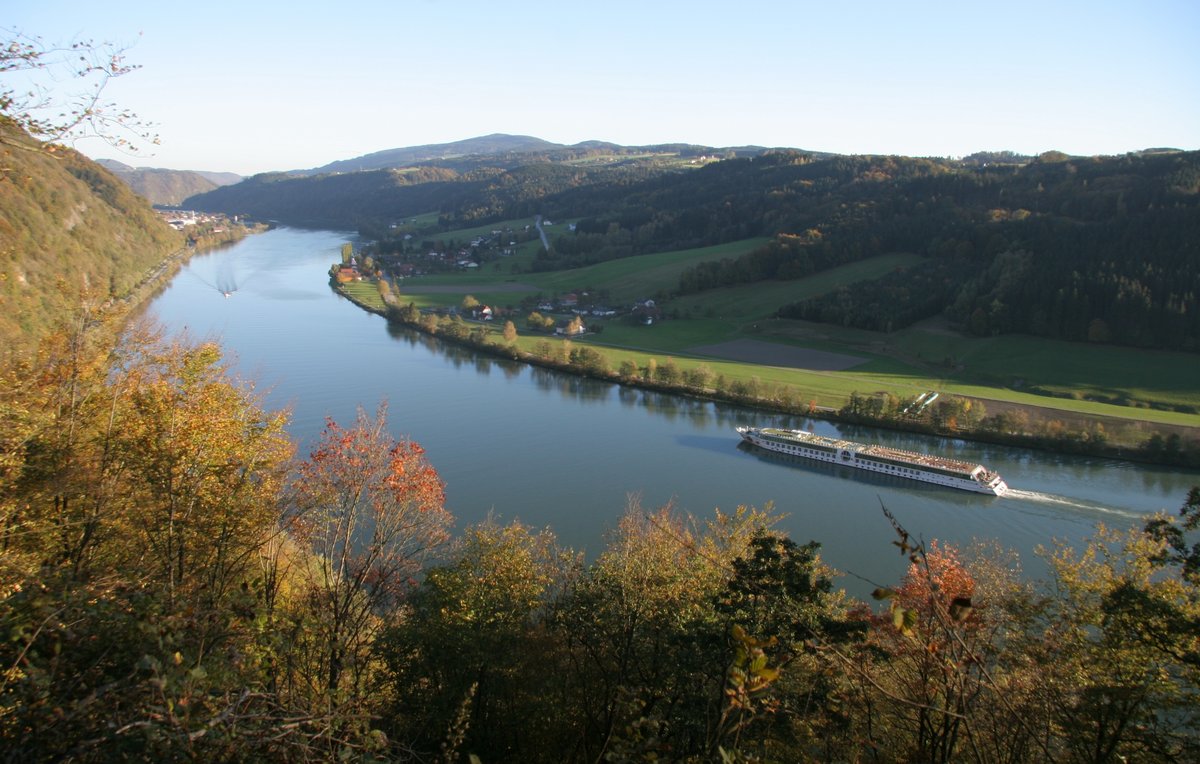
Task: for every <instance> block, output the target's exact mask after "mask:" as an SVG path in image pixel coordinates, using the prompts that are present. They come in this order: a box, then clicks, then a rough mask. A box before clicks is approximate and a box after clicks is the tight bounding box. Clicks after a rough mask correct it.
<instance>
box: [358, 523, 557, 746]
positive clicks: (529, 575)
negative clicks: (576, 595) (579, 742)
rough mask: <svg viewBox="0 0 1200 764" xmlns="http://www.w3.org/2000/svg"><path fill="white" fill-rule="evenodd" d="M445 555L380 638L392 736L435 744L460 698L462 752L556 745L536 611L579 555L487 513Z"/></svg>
mask: <svg viewBox="0 0 1200 764" xmlns="http://www.w3.org/2000/svg"><path fill="white" fill-rule="evenodd" d="M447 557H448V558H447V560H446V561H445V562H443V563H441V564H439V565H437V566H436V567H433V568H431V569H430V570H429V571H428V572H427V573H426V575H425V578H424V579H423V581H422V582H421V585H420V587H419V588H418V589H417V591H416V592H415V593H414V595H413V597H412V598H411V599H410V601H409V603H408V605H407V606H406V608H405V614H404V617H403V618H402V619H401V620H400V621H399V623H397V624H396V626H395V627H394V628H392V629H391V630H390V631H389V632H388V633H387V634H386V635H385V636H384V637H383V638H382V639H381V641H380V643H381V649H382V652H383V655H384V658H385V660H386V662H387V664H388V669H389V671H388V674H387V681H386V686H387V687H388V688H390V690H391V695H392V696H393V697H395V698H396V708H395V710H394V711H393V712H392V713H391V714H389V715H390V716H392V718H394V719H395V720H396V723H397V724H398V728H397V729H394V730H392V731H391V735H392V736H393V737H394V738H397V739H401V740H405V741H412V742H411V745H412V746H413V747H414V749H415V750H431V749H434V748H436V746H437V745H439V744H440V743H441V742H442V740H441V738H440V736H441V735H444V734H445V732H446V730H447V729H449V728H450V727H451V726H452V724H453V722H454V719H455V717H456V715H457V714H458V713H459V712H460V709H462V708H463V707H464V704H465V705H466V708H467V713H466V717H465V718H466V719H467V720H468V722H469V723H468V726H467V730H466V734H465V738H464V740H463V743H462V749H463V750H464V751H472V752H476V753H482V752H486V753H487V755H488V758H489V759H491V760H521V761H534V760H538V759H540V758H542V757H543V756H544V755H545V754H546V753H548V752H550V751H554V750H559V751H561V750H565V749H566V748H567V747H568V746H569V745H570V742H569V739H568V738H567V737H566V736H565V735H564V734H563V733H564V727H563V725H560V724H558V721H559V720H560V718H561V717H562V709H561V707H559V706H558V705H557V703H556V695H555V688H556V687H557V686H558V685H559V682H560V679H561V676H562V672H563V671H565V670H566V665H565V663H564V662H563V661H562V657H563V656H562V654H561V652H560V651H559V650H558V649H557V647H556V645H555V642H554V639H553V635H552V634H550V633H549V632H547V630H546V628H545V624H544V617H545V615H546V613H547V612H548V610H549V609H550V607H551V606H552V603H553V602H554V601H555V600H556V599H557V598H558V597H559V596H560V595H561V593H562V591H563V587H564V586H566V585H567V584H568V582H569V581H570V580H571V579H572V578H573V577H574V576H575V575H576V574H577V569H578V567H579V565H580V559H579V557H578V556H577V555H574V554H572V553H570V552H568V551H566V550H562V549H560V548H559V547H558V546H557V543H556V541H555V538H554V535H553V534H552V533H551V532H550V531H548V530H545V531H534V530H533V529H531V528H529V527H527V526H524V525H521V524H519V523H511V524H509V525H505V526H501V525H499V524H498V523H496V522H495V521H494V520H492V519H489V520H488V521H486V522H484V523H481V524H479V525H475V526H472V527H469V528H467V529H466V531H464V533H463V535H462V537H461V538H460V539H458V540H457V542H456V543H455V545H454V548H453V549H452V550H451V551H450V553H449V554H448V556H447ZM518 719H519V720H520V723H519V724H517V723H514V720H518Z"/></svg>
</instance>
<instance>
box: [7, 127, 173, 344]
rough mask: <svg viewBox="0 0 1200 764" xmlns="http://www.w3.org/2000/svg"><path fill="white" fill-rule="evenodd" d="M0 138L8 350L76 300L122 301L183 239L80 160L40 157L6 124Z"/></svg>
mask: <svg viewBox="0 0 1200 764" xmlns="http://www.w3.org/2000/svg"><path fill="white" fill-rule="evenodd" d="M0 130H3V131H4V141H3V142H2V143H0V149H2V150H3V154H2V156H0V274H3V275H2V277H0V295H3V303H4V310H3V311H0V342H3V343H4V345H5V346H6V347H13V346H24V345H27V344H28V342H29V341H30V340H33V339H36V338H38V337H40V336H43V335H44V334H45V333H46V332H47V331H48V329H49V328H50V327H51V326H52V325H54V324H55V322H57V321H59V320H60V319H61V318H62V317H63V316H65V315H69V314H71V313H72V312H73V311H75V310H76V309H77V308H78V306H79V304H80V301H81V298H83V297H84V296H87V297H89V298H90V299H92V300H95V301H100V302H103V301H105V300H108V299H110V298H123V297H126V296H128V294H129V292H130V290H131V289H133V288H134V286H135V285H137V284H139V283H140V282H141V281H142V280H143V279H145V278H146V276H147V274H148V273H149V272H150V271H151V270H152V269H153V268H154V267H155V266H157V265H159V264H160V263H162V261H163V260H164V259H165V258H166V257H167V256H168V255H169V254H170V253H171V252H173V251H174V250H176V249H178V248H179V247H180V246H182V244H183V238H182V237H181V236H180V234H179V233H177V232H176V231H174V230H172V229H171V228H170V227H169V226H167V225H166V224H165V223H164V222H162V221H161V220H159V218H158V216H157V215H156V214H155V213H154V211H153V210H151V209H150V206H149V204H147V203H146V201H145V200H144V199H141V198H140V197H138V196H137V195H136V194H135V193H134V192H133V191H132V190H130V188H129V187H128V186H127V185H126V184H124V183H122V182H121V181H120V180H118V179H117V178H116V177H115V176H114V175H113V174H112V173H110V172H109V171H107V170H105V169H104V168H102V167H100V166H99V165H98V164H96V163H95V162H92V161H91V160H90V159H87V158H86V157H83V156H82V155H80V154H78V153H76V152H74V151H71V150H70V149H65V148H61V147H59V148H56V149H55V150H54V151H52V152H51V151H46V150H45V149H44V147H43V146H42V145H41V144H39V143H37V142H35V141H32V140H31V139H29V138H28V137H27V136H25V135H24V134H23V133H20V132H19V131H17V130H16V128H14V127H13V126H11V125H10V124H5V123H0Z"/></svg>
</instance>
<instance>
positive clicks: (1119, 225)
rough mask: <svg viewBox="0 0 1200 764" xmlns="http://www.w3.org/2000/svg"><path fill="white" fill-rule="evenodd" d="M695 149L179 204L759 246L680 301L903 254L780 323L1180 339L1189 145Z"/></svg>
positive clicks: (1192, 160)
mask: <svg viewBox="0 0 1200 764" xmlns="http://www.w3.org/2000/svg"><path fill="white" fill-rule="evenodd" d="M704 151H705V149H703V148H702V147H680V146H661V147H641V148H640V149H636V150H635V149H632V148H628V147H616V148H613V147H609V146H605V145H600V144H597V145H592V146H582V145H581V146H577V147H567V148H563V149H556V150H548V151H541V152H537V151H535V152H528V153H502V154H493V155H479V156H471V157H462V158H457V159H448V160H437V161H430V162H427V163H424V164H420V165H417V166H413V167H407V168H394V169H388V170H377V171H371V172H359V173H347V174H341V175H322V176H317V177H311V178H308V177H306V178H297V177H293V176H287V175H266V176H258V177H256V178H253V179H251V180H250V181H247V182H245V183H241V184H239V185H237V186H232V187H228V188H223V189H218V190H216V191H213V192H210V193H208V194H203V195H201V196H198V197H193V198H192V199H190V200H189V201H188V204H190V205H195V206H196V207H197V208H199V209H210V210H220V211H224V212H229V213H244V214H250V215H252V216H255V217H258V218H267V219H278V220H281V221H284V222H291V223H296V224H303V225H314V226H327V227H334V228H337V227H342V228H356V229H358V230H360V231H364V232H376V231H386V230H387V224H389V223H390V222H395V221H398V220H401V219H403V218H404V217H408V216H412V215H416V214H418V213H422V212H429V211H435V210H436V211H438V212H439V214H440V219H441V221H442V224H443V226H444V227H453V226H457V227H464V226H470V225H476V224H479V223H486V222H489V221H498V220H502V219H505V218H510V219H511V218H519V217H529V216H532V215H535V214H543V215H547V216H550V217H552V218H553V219H556V220H576V221H578V222H577V224H576V225H575V227H574V230H573V231H572V232H570V233H565V234H561V235H559V236H558V237H557V238H556V239H555V240H554V241H553V246H552V248H551V250H550V251H549V252H545V253H543V254H542V255H541V256H540V257H539V258H538V259H537V260H536V261H535V262H534V264H533V265H532V267H533V269H534V270H559V269H567V268H576V267H580V266H585V265H591V264H594V263H598V262H603V261H606V260H612V259H616V258H622V257H628V256H631V255H638V254H646V253H650V252H661V251H667V250H680V249H687V248H694V247H703V246H709V245H713V244H720V243H723V242H729V241H737V240H742V239H746V238H750V237H753V236H771V237H774V241H772V242H771V243H769V244H768V245H766V246H764V247H762V248H760V249H758V250H756V251H754V252H751V253H749V254H746V255H744V256H742V257H739V258H737V259H735V260H727V261H717V262H706V263H703V264H698V265H696V266H695V267H694V268H692V269H690V270H688V271H686V272H685V273H684V274H683V275H682V276H681V278H680V281H679V285H678V290H677V291H678V292H679V293H681V294H695V293H699V292H703V291H705V290H708V289H712V288H716V287H723V286H729V285H732V284H744V283H751V282H756V281H775V280H789V279H798V278H803V277H805V276H809V275H811V274H813V273H815V272H818V271H821V270H825V269H828V268H831V267H834V266H838V265H844V264H847V263H852V262H856V261H859V260H863V259H866V258H869V257H874V256H876V255H880V254H887V253H892V252H906V253H915V254H920V255H924V256H926V258H927V259H926V261H925V262H924V263H923V264H922V265H920V266H917V267H912V268H908V269H906V270H903V271H901V272H898V273H895V274H891V275H889V276H888V277H887V278H886V279H884V280H882V281H879V282H873V283H872V282H866V283H863V284H859V285H857V286H855V287H854V288H853V289H843V290H840V291H838V292H837V293H835V294H831V295H826V296H824V297H822V298H820V299H816V300H810V301H806V302H802V303H798V304H795V305H791V306H787V307H785V308H783V309H782V310H781V311H780V316H782V317H786V318H802V319H808V320H813V321H822V322H831V323H836V324H839V325H843V326H854V327H860V328H866V329H874V330H879V331H891V330H895V329H899V328H901V327H904V326H906V325H909V324H911V323H912V322H914V321H917V320H920V319H922V318H927V317H930V316H935V315H944V316H945V317H947V318H948V319H949V320H950V321H951V322H952V323H953V324H954V325H956V326H958V327H960V328H962V329H963V330H965V331H969V332H972V333H974V334H977V335H990V334H1001V333H1008V332H1022V333H1028V334H1034V335H1039V336H1046V337H1053V338H1060V339H1067V340H1081V341H1091V342H1102V343H1117V344H1123V345H1132V346H1136V347H1149V348H1172V349H1179V348H1184V349H1189V350H1196V349H1200V311H1196V310H1192V309H1189V306H1191V305H1194V304H1195V302H1196V298H1197V295H1200V153H1198V152H1177V151H1166V150H1164V151H1157V152H1145V153H1140V154H1129V155H1125V156H1119V157H1086V158H1078V157H1075V158H1073V157H1067V156H1066V155H1063V154H1059V153H1055V152H1050V153H1047V154H1044V155H1042V156H1040V157H1037V158H1034V159H1032V160H1029V159H1027V158H1024V157H1018V156H1016V155H1013V154H1010V153H1008V152H991V153H987V154H979V155H973V156H972V157H968V158H967V159H965V160H963V161H953V160H948V159H918V158H908V157H879V156H835V157H825V158H820V157H814V156H813V155H811V154H807V153H803V152H799V151H795V150H773V151H766V152H761V153H758V154H757V155H754V156H748V157H737V156H734V154H736V153H737V152H732V151H731V152H728V153H727V154H726V155H724V156H726V157H729V158H722V159H720V161H716V157H715V156H712V155H707V154H704V153H703V152H704ZM708 151H712V152H716V151H718V150H715V149H710V150H708ZM639 152H640V153H639ZM656 152H657V153H656Z"/></svg>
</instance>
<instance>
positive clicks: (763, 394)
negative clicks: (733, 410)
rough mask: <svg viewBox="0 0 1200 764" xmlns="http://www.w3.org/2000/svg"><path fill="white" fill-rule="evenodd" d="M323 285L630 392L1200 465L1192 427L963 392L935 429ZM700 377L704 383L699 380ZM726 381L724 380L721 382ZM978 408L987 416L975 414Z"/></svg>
mask: <svg viewBox="0 0 1200 764" xmlns="http://www.w3.org/2000/svg"><path fill="white" fill-rule="evenodd" d="M330 285H331V287H332V288H333V289H334V290H335V291H336V292H337V293H339V294H341V295H342V296H344V297H346V299H348V300H350V301H351V302H353V303H354V304H355V305H357V306H359V307H360V308H362V309H363V310H367V311H369V312H372V313H376V314H378V315H381V316H384V317H385V318H387V319H388V320H389V321H395V322H396V323H399V324H402V325H404V326H406V327H408V328H411V329H415V330H417V331H420V332H423V333H425V334H428V335H430V336H434V337H438V338H440V339H443V340H446V341H448V342H452V343H454V344H457V345H461V346H464V347H468V348H471V349H474V350H476V351H479V352H483V353H487V354H490V355H493V356H495V357H499V358H505V359H509V360H514V361H519V362H521V363H526V364H530V365H533V366H538V367H541V368H546V369H553V370H555V371H559V372H563V373H567V374H574V375H577V376H581V377H587V378H591V379H598V380H603V381H606V382H613V383H616V384H620V385H624V386H627V387H632V388H637V389H642V390H648V391H653V392H657V393H666V394H670V395H678V396H684V397H687V398H693V399H698V400H705V401H713V402H718V403H729V404H734V405H738V406H743V407H748V408H753V409H758V410H760V411H764V412H768V413H774V414H784V415H790V416H805V417H812V418H817V419H824V420H827V421H831V422H842V423H848V424H862V425H869V426H873V427H882V428H886V429H891V430H896V431H899V432H911V433H917V434H923V435H935V436H941V437H950V438H958V439H962V440H968V441H974V442H979V443H994V444H998V445H1005V446H1016V447H1022V448H1032V449H1037V450H1042V451H1049V452H1053V453H1071V454H1078V455H1085V456H1096V457H1105V458H1116V459H1123V460H1127V461H1136V462H1142V463H1146V464H1157V465H1165V466H1171V467H1183V468H1187V469H1197V468H1200V443H1198V442H1197V441H1196V440H1194V439H1189V438H1188V436H1189V435H1193V438H1194V434H1192V433H1190V432H1189V429H1190V428H1181V427H1174V426H1171V425H1160V424H1155V423H1149V422H1140V421H1138V422H1130V421H1127V420H1117V419H1114V418H1101V417H1084V416H1081V415H1073V414H1071V413H1070V412H1062V411H1059V410H1056V409H1050V408H1044V407H1036V406H1027V405H1022V404H1017V403H1011V402H1007V401H995V400H990V399H986V398H974V397H972V398H966V397H961V396H945V401H944V404H945V405H949V406H951V407H952V408H951V409H950V410H952V411H956V412H960V414H961V416H951V417H949V418H948V419H947V420H943V422H940V423H939V422H937V421H928V420H927V421H920V420H915V419H913V418H911V417H905V416H902V415H898V409H897V408H896V406H895V402H896V401H898V400H899V399H897V398H896V397H895V396H887V395H886V394H872V395H871V396H856V395H852V396H851V401H850V402H848V403H847V404H846V405H844V406H841V407H835V406H828V405H818V404H817V403H815V402H814V400H813V399H812V398H809V397H807V396H804V395H799V394H797V393H796V392H795V391H788V390H787V389H783V388H780V387H779V386H772V387H769V388H766V386H763V385H757V384H754V383H753V381H752V382H748V383H746V382H742V381H740V380H735V381H733V382H728V381H727V380H722V379H721V378H719V377H717V378H713V377H712V376H711V375H709V377H708V379H707V380H704V379H703V378H700V377H697V376H696V375H695V374H693V375H692V376H691V377H690V379H689V376H688V375H687V372H686V371H684V370H681V369H680V368H678V366H676V364H675V360H674V359H673V358H671V357H668V358H667V359H666V361H665V363H663V364H658V363H655V361H654V359H653V358H652V359H651V360H650V361H649V362H648V363H647V365H646V366H634V367H632V368H631V367H630V366H628V365H626V364H625V363H623V364H622V366H621V368H619V369H616V370H614V369H613V368H611V366H610V365H609V364H608V363H607V361H606V360H605V359H604V358H603V357H602V356H601V355H600V354H599V353H598V352H597V351H596V350H595V347H594V346H592V345H588V344H584V343H579V342H577V341H575V340H571V339H562V338H556V337H554V336H553V335H546V336H545V338H544V339H541V338H539V339H538V340H537V343H538V345H542V344H544V345H545V346H546V347H544V348H542V349H541V350H542V352H538V351H536V350H535V351H530V350H524V349H521V348H520V347H518V346H517V345H516V344H515V343H506V342H503V341H502V342H500V343H497V342H496V341H494V338H495V337H496V336H497V329H496V327H494V326H490V325H487V324H484V323H479V322H474V323H468V322H466V321H463V320H462V319H461V318H457V317H456V318H449V317H447V318H446V319H445V320H439V319H438V318H437V317H436V316H433V315H432V314H429V313H421V312H420V311H417V310H416V309H415V308H413V307H412V306H411V305H410V306H407V307H401V306H400V305H399V304H398V302H397V300H396V299H395V298H394V297H392V296H390V295H389V298H390V299H386V300H384V299H383V298H380V299H379V301H378V302H373V301H369V300H367V299H365V298H364V297H363V296H362V293H361V292H360V293H359V294H357V295H356V294H355V290H352V289H346V288H345V285H340V284H337V283H336V282H333V281H331V282H330ZM527 339H528V338H527ZM556 344H557V347H556ZM589 351H590V352H589ZM701 366H702V364H701ZM704 381H708V382H709V383H710V384H703V382H704ZM723 381H724V382H725V384H722V382H723ZM764 388H765V389H764ZM856 398H857V403H856ZM880 398H883V399H884V400H885V402H886V400H887V399H888V398H890V399H891V400H892V407H891V408H890V409H889V408H888V407H887V406H886V405H878V404H872V405H861V404H862V401H868V402H870V401H877V400H879V399H880ZM973 408H974V409H975V411H976V412H977V413H976V415H975V416H974V417H972V416H971V415H970V411H971V409H973ZM993 408H994V409H995V411H993V410H992V409H993ZM979 411H987V412H989V413H988V414H987V415H980V414H979V413H978V412H979ZM873 412H878V413H873ZM964 422H965V424H964ZM1118 437H1119V438H1120V439H1118Z"/></svg>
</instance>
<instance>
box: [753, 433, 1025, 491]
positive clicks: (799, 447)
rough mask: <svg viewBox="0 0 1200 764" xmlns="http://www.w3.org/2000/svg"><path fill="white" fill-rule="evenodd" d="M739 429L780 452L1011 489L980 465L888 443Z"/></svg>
mask: <svg viewBox="0 0 1200 764" xmlns="http://www.w3.org/2000/svg"><path fill="white" fill-rule="evenodd" d="M737 431H738V434H739V435H741V437H742V440H744V441H746V442H747V443H749V444H751V445H753V446H756V447H758V448H762V449H765V450H767V451H774V452H776V453H780V454H787V455H789V456H798V457H801V458H805V459H812V460H813V461H819V462H826V463H829V464H841V465H843V466H846V467H852V468H854V469H860V470H864V471H867V472H877V473H879V474H883V475H892V476H894V477H901V478H906V479H909V480H917V481H920V482H922V483H933V484H934V485H941V486H945V487H947V488H957V489H958V490H961V491H972V492H974V493H983V494H988V495H991V496H1003V495H1004V494H1005V493H1007V492H1008V484H1007V483H1005V482H1004V479H1003V478H1001V477H1000V476H999V475H998V474H996V473H994V472H991V471H990V470H988V469H987V468H985V467H983V466H982V465H978V464H970V463H967V462H960V461H957V460H954V459H947V458H943V457H937V456H931V455H929V454H918V453H914V452H911V451H901V450H898V449H893V448H889V447H886V446H876V445H868V444H863V443H855V442H854V441H848V440H840V439H834V438H826V437H823V436H820V435H816V434H814V433H811V432H807V431H805V430H779V429H772V428H762V429H760V428H757V427H739V428H737Z"/></svg>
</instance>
